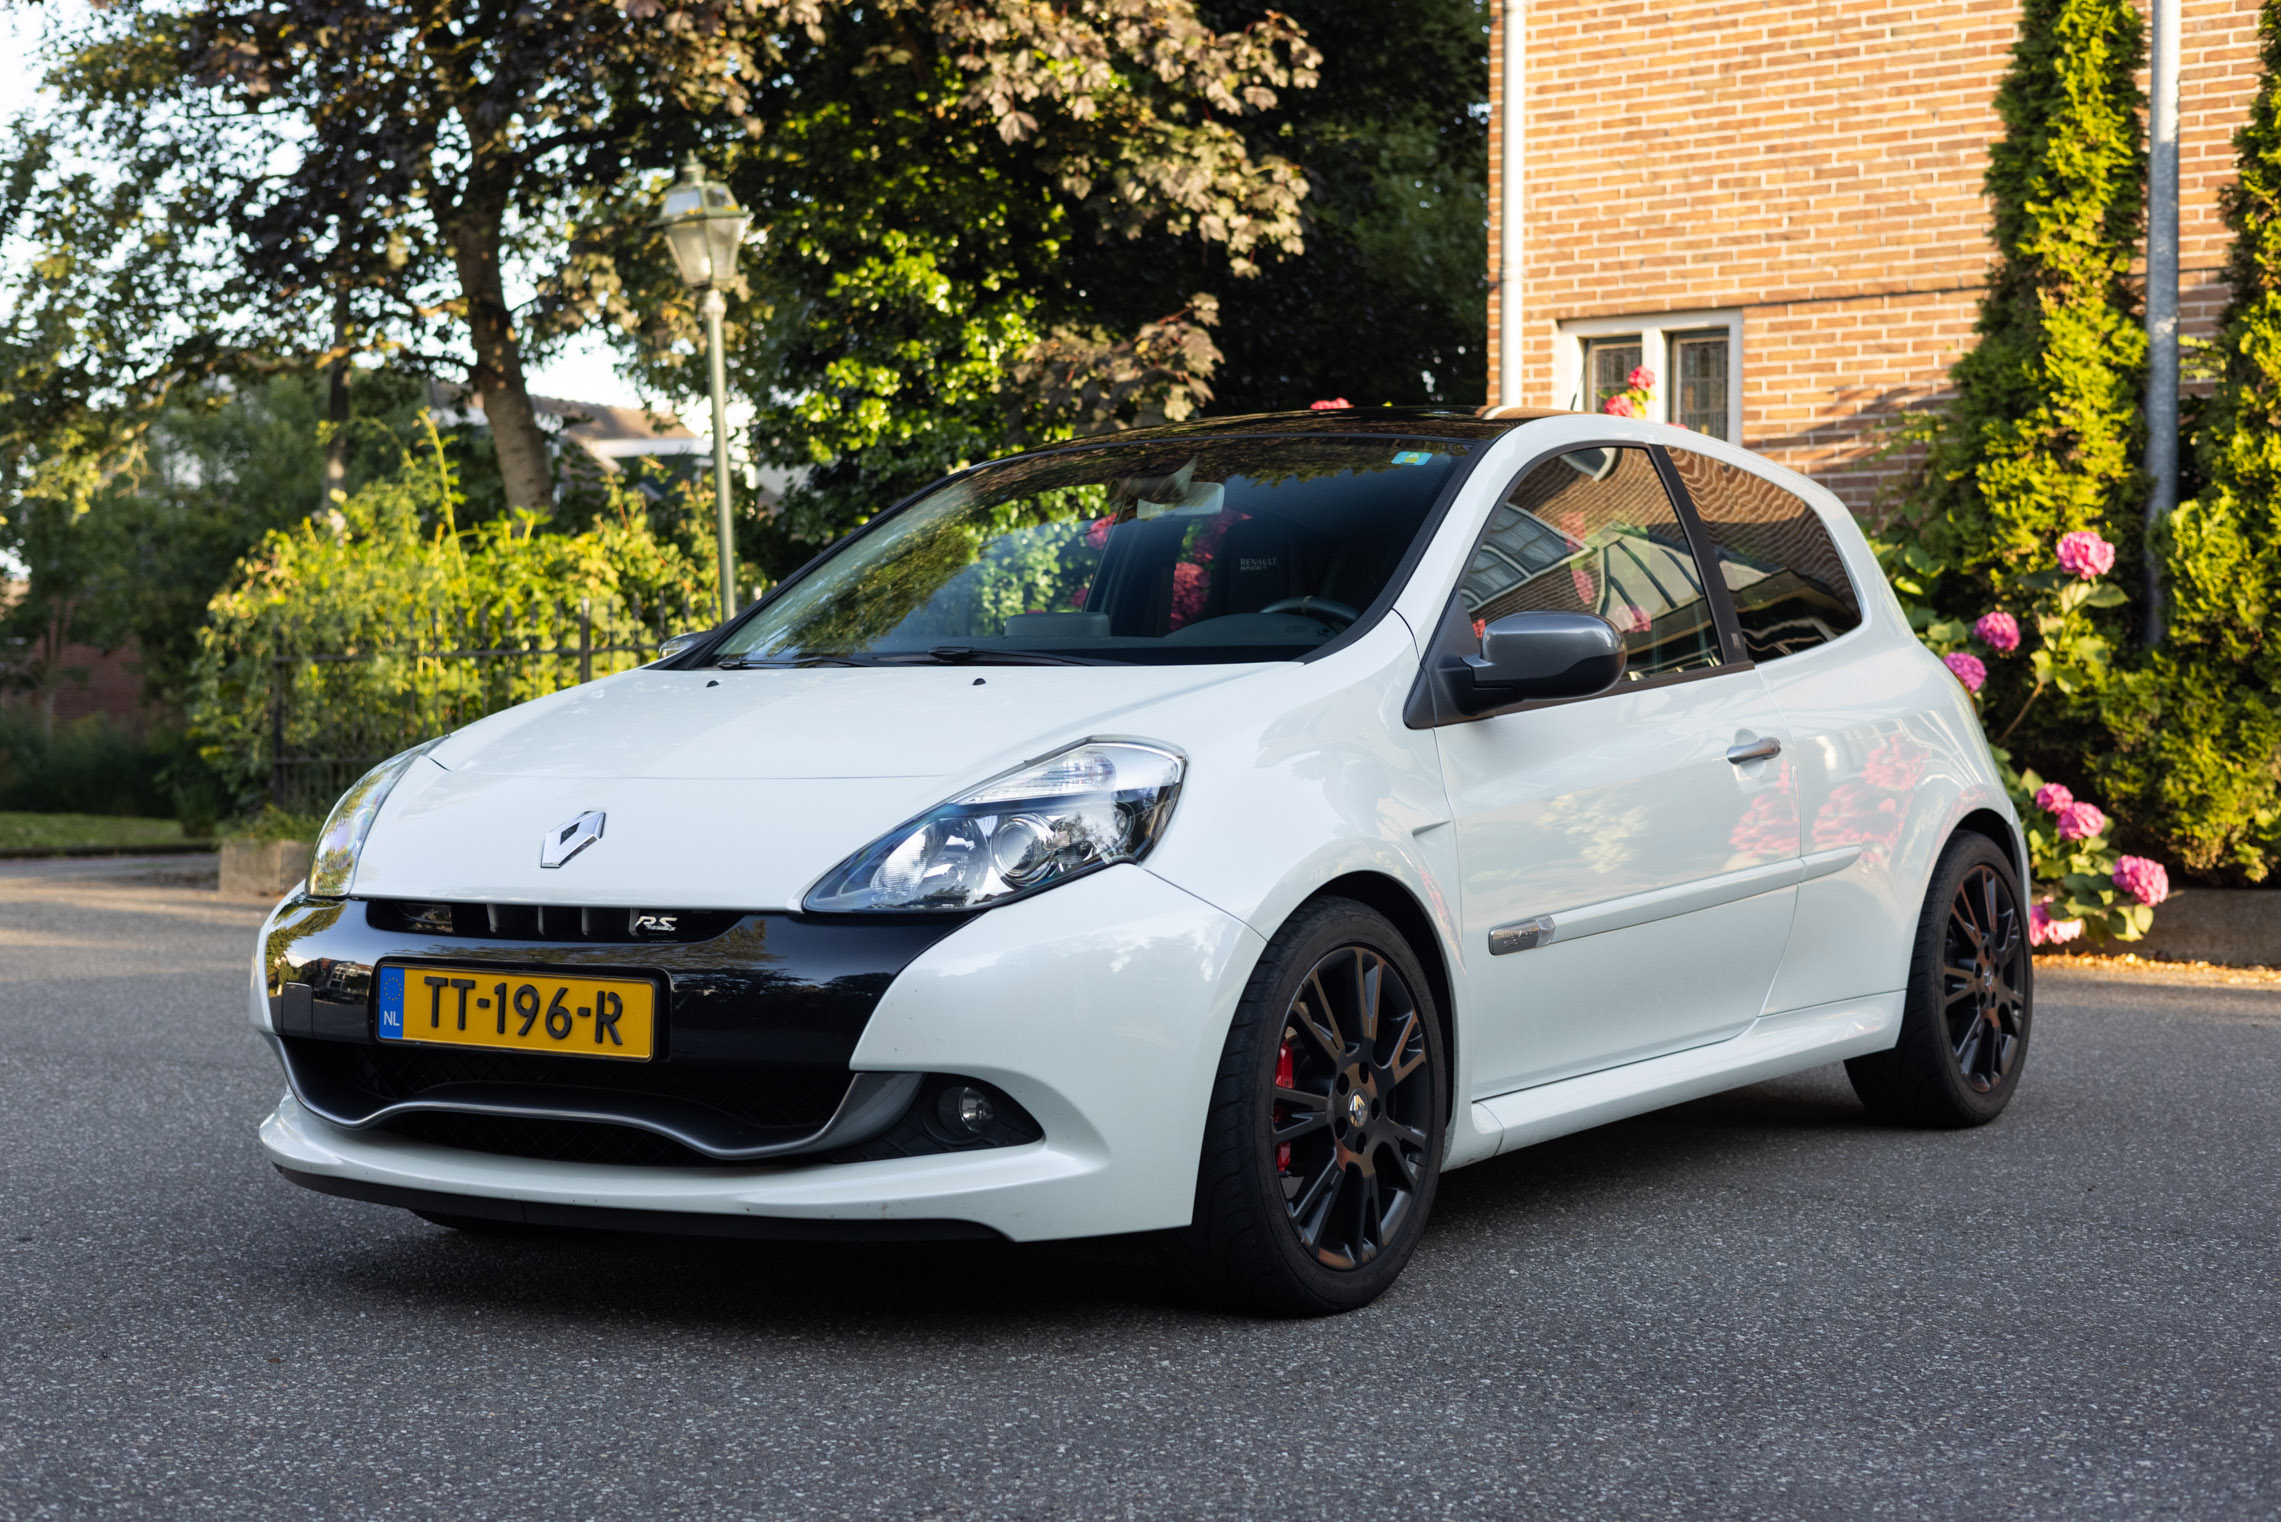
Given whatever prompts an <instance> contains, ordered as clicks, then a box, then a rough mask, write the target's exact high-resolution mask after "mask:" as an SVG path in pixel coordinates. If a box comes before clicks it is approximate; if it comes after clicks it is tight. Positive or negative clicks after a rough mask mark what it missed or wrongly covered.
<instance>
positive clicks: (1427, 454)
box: [1394, 449, 1434, 465]
mask: <svg viewBox="0 0 2281 1522" xmlns="http://www.w3.org/2000/svg"><path fill="white" fill-rule="evenodd" d="M1433 457H1434V452H1433V451H1432V450H1430V449H1405V450H1403V451H1402V452H1401V453H1400V454H1398V455H1396V456H1394V463H1395V464H1397V465H1423V464H1425V463H1426V462H1427V461H1429V460H1431V459H1432V458H1433Z"/></svg>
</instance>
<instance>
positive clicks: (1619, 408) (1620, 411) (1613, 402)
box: [1600, 391, 1638, 417]
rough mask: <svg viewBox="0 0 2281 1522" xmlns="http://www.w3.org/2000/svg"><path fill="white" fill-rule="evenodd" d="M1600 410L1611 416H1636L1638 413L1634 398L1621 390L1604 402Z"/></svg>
mask: <svg viewBox="0 0 2281 1522" xmlns="http://www.w3.org/2000/svg"><path fill="white" fill-rule="evenodd" d="M1600 410H1601V411H1602V412H1605V413H1606V414H1608V416H1610V417H1636V416H1637V415H1638V414H1637V413H1636V412H1635V411H1634V409H1633V407H1632V399H1631V398H1630V397H1628V396H1626V395H1624V394H1623V393H1622V392H1621V391H1619V392H1617V393H1616V394H1615V395H1614V396H1611V397H1609V398H1608V399H1607V400H1606V401H1604V402H1602V403H1601V404H1600Z"/></svg>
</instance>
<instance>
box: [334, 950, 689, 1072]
mask: <svg viewBox="0 0 2281 1522" xmlns="http://www.w3.org/2000/svg"><path fill="white" fill-rule="evenodd" d="M377 981H378V983H379V985H380V1039H381V1040H383V1041H416V1042H423V1043H429V1044H433V1045H436V1046H481V1047H490V1048H493V1049H495V1050H499V1051H509V1052H558V1053H560V1054H562V1055H563V1056H566V1057H617V1058H622V1059H625V1060H628V1061H634V1062H646V1061H648V1060H649V1059H650V1057H651V1056H652V1055H653V1054H654V1052H655V1049H656V1045H657V985H656V984H654V983H651V982H649V981H648V980H647V979H643V978H572V977H558V976H556V975H555V974H553V973H529V972H501V971H499V970H498V969H497V968H488V969H486V968H481V967H382V968H381V969H380V975H379V977H378V979H377Z"/></svg>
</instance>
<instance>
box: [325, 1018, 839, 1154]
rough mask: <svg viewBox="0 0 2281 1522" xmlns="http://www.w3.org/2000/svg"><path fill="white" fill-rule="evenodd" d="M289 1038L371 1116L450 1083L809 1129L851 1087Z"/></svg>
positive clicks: (730, 1069) (713, 1068)
mask: <svg viewBox="0 0 2281 1522" xmlns="http://www.w3.org/2000/svg"><path fill="white" fill-rule="evenodd" d="M284 1039H285V1040H287V1041H288V1042H290V1043H291V1048H292V1057H293V1062H294V1065H295V1067H296V1068H299V1069H301V1070H302V1071H303V1072H304V1073H306V1074H307V1075H309V1076H310V1077H312V1078H317V1079H319V1080H321V1081H323V1082H324V1083H325V1084H326V1087H327V1088H328V1089H329V1090H333V1091H336V1092H337V1091H338V1090H339V1089H343V1088H345V1089H348V1090H351V1091H353V1092H354V1093H355V1094H356V1095H358V1096H360V1097H361V1098H362V1099H363V1100H364V1101H365V1102H366V1103H365V1113H367V1114H370V1113H371V1112H372V1111H375V1110H378V1109H381V1108H382V1107H384V1106H387V1105H391V1104H398V1103H401V1102H403V1101H405V1100H408V1099H417V1098H419V1097H420V1096H422V1095H423V1094H426V1093H429V1092H430V1091H432V1090H435V1089H438V1088H441V1087H442V1086H443V1085H446V1084H487V1085H506V1086H511V1087H514V1088H518V1089H523V1090H528V1091H533V1092H532V1093H531V1098H532V1099H533V1100H534V1101H535V1102H539V1103H543V1102H544V1101H545V1099H546V1091H548V1090H550V1089H551V1090H556V1091H563V1090H582V1091H584V1092H585V1094H586V1095H588V1096H593V1095H596V1094H602V1095H625V1096H627V1097H628V1098H635V1097H642V1098H656V1099H667V1100H673V1101H676V1102H678V1103H682V1104H692V1105H701V1106H704V1107H705V1108H706V1109H709V1110H713V1111H717V1112H719V1113H720V1114H721V1115H723V1116H725V1117H727V1118H728V1119H729V1120H731V1121H733V1122H734V1123H735V1125H736V1126H737V1127H739V1128H750V1129H753V1130H758V1131H769V1132H799V1133H803V1134H805V1133H807V1132H812V1131H816V1130H819V1129H821V1128H822V1126H823V1124H824V1122H826V1121H828V1120H830V1119H831V1118H832V1115H833V1112H835V1111H836V1110H838V1108H839V1104H840V1100H841V1098H842V1097H843V1096H844V1095H845V1094H846V1093H847V1087H848V1073H847V1070H846V1069H844V1068H835V1067H806V1066H795V1065H793V1064H790V1063H738V1064H718V1065H715V1064H697V1063H676V1062H672V1061H662V1062H639V1063H636V1062H610V1061H605V1060H603V1059H601V1058H595V1057H558V1056H554V1055H551V1054H547V1053H534V1054H532V1055H529V1056H525V1055H523V1054H522V1053H519V1052H479V1051H455V1050H453V1049H452V1048H450V1047H441V1046H397V1045H392V1044H391V1045H367V1044H363V1043H352V1042H345V1041H309V1040H302V1039H298V1038H295V1037H290V1036H289V1037H286V1038H284Z"/></svg>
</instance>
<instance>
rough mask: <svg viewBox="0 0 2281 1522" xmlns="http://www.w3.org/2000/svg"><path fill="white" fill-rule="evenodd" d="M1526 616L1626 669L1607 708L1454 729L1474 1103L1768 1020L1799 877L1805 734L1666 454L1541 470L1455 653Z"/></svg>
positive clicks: (1501, 520) (1524, 487)
mask: <svg viewBox="0 0 2281 1522" xmlns="http://www.w3.org/2000/svg"><path fill="white" fill-rule="evenodd" d="M1528 609H1545V610H1557V611H1584V612H1591V613H1596V614H1598V615H1600V616H1601V617H1604V618H1607V619H1608V620H1609V621H1610V622H1612V623H1614V624H1615V625H1616V626H1617V627H1618V629H1619V630H1621V631H1622V632H1623V633H1624V635H1625V644H1626V651H1627V659H1628V663H1629V670H1628V672H1627V675H1626V677H1625V680H1624V681H1623V682H1622V683H1621V684H1619V686H1618V687H1616V688H1615V689H1614V690H1612V691H1609V692H1607V693H1603V694H1601V695H1599V696H1597V697H1593V698H1586V699H1580V700H1574V701H1568V702H1555V703H1538V704H1532V705H1529V706H1526V707H1523V708H1520V709H1519V710H1517V711H1514V712H1509V713H1503V714H1498V715H1495V716H1492V717H1489V718H1485V719H1480V720H1476V721H1473V722H1461V723H1450V724H1444V725H1442V726H1440V727H1438V728H1437V730H1436V738H1437V741H1438V744H1439V748H1440V752H1441V762H1442V768H1443V776H1444V780H1445V782H1446V784H1447V787H1448V790H1449V797H1450V804H1451V809H1452V826H1453V828H1454V829H1455V831H1456V837H1457V842H1456V843H1457V854H1458V867H1459V875H1460V887H1459V913H1460V917H1461V920H1462V923H1463V926H1464V940H1463V950H1462V954H1463V956H1464V959H1465V964H1466V980H1467V986H1468V989H1469V991H1470V994H1471V1002H1472V1006H1473V1010H1474V1016H1473V1018H1472V1019H1471V1020H1470V1021H1469V1022H1468V1026H1467V1033H1466V1039H1467V1040H1468V1041H1469V1043H1470V1044H1471V1048H1472V1052H1471V1064H1470V1065H1471V1069H1472V1072H1473V1074H1474V1083H1473V1088H1474V1097H1476V1098H1479V1097H1486V1096H1488V1095H1491V1094H1497V1093H1504V1092H1508V1091H1511V1090H1514V1089H1518V1088H1524V1087H1527V1086H1529V1085H1531V1084H1536V1083H1543V1082H1549V1081H1552V1080H1555V1079H1559V1078H1564V1077H1569V1076H1572V1075H1575V1074H1579V1073H1586V1072H1591V1071H1594V1070H1596V1069H1600V1068H1605V1067H1610V1066H1614V1065H1616V1064H1619V1063H1625V1062H1632V1061H1637V1060H1640V1059H1643V1058H1647V1057H1653V1056H1657V1055H1659V1054H1662V1053H1665V1052H1671V1051H1677V1050H1682V1049H1684V1048H1686V1047H1690V1046H1695V1045H1700V1044H1703V1043H1705V1042H1710V1041H1716V1040H1719V1039H1721V1038H1723V1037H1726V1036H1731V1035H1733V1034H1735V1033H1736V1032H1738V1031H1740V1030H1742V1029H1743V1027H1745V1026H1747V1025H1748V1024H1749V1023H1750V1022H1751V1021H1752V1020H1753V1019H1755V1018H1757V1016H1758V1014H1759V1012H1760V1010H1761V1009H1762V1008H1763V1007H1764V1005H1765V1000H1766V995H1767V989H1768V986H1769V984H1770V983H1771V982H1772V980H1773V977H1774V973H1775V970H1776V967H1777V965H1778V963H1779V961H1780V958H1781V954H1782V948H1783V945H1784V943H1785V941H1786V939H1787V937H1788V934H1789V928H1790V915H1791V907H1792V900H1793V896H1794V889H1793V888H1792V886H1791V884H1792V883H1793V882H1794V880H1795V877H1796V875H1797V871H1798V866H1797V855H1798V815H1797V792H1796V787H1795V784H1794V782H1793V780H1792V775H1793V774H1792V772H1791V769H1790V767H1789V765H1788V762H1787V760H1786V758H1785V757H1784V756H1782V755H1781V753H1780V751H1781V748H1782V747H1783V746H1784V745H1785V744H1786V743H1787V741H1788V738H1789V736H1788V731H1787V729H1786V728H1785V726H1784V723H1783V719H1782V716H1781V713H1780V710H1779V709H1778V708H1777V706H1776V705H1775V703H1774V701H1773V699H1772V698H1771V696H1770V695H1769V694H1768V692H1767V690H1766V687H1765V684H1764V682H1763V681H1762V680H1761V678H1760V677H1759V675H1758V673H1757V672H1756V671H1754V670H1753V669H1751V668H1750V667H1749V666H1748V665H1747V664H1746V663H1742V662H1738V661H1735V660H1734V659H1733V658H1732V649H1731V630H1730V629H1729V628H1727V627H1726V624H1727V620H1728V614H1727V612H1726V609H1725V605H1724V604H1723V603H1715V602H1714V600H1713V597H1712V595H1711V593H1710V592H1709V591H1708V590H1707V588H1706V586H1705V582H1704V578H1703V575H1702V573H1701V569H1700V563H1699V560H1698V555H1697V536H1696V535H1694V534H1692V533H1691V532H1690V530H1689V528H1688V526H1687V524H1686V522H1685V521H1684V519H1683V518H1682V516H1681V514H1680V512H1679V510H1678V509H1677V508H1675V506H1674V503H1673V498H1672V496H1671V494H1670V492H1669V491H1668V490H1667V487H1666V484H1665V478H1664V475H1663V474H1662V471H1661V470H1660V469H1659V466H1658V463H1657V461H1656V460H1655V458H1654V456H1653V454H1652V453H1651V451H1649V450H1647V449H1644V448H1639V447H1615V446H1609V447H1601V448H1588V449H1578V450H1570V451H1568V452H1565V453H1563V454H1559V455H1555V456H1553V457H1551V458H1548V459H1545V460H1543V461H1541V462H1539V463H1537V464H1535V465H1533V466H1532V467H1530V468H1529V469H1527V470H1525V471H1524V472H1523V473H1522V475H1521V476H1520V477H1519V479H1517V480H1516V481H1515V483H1514V485H1513V486H1512V488H1511V489H1510V490H1509V491H1508V492H1507V494H1506V496H1505V498H1504V499H1503V501H1502V502H1501V504H1500V505H1499V507H1498V508H1497V509H1496V511H1495V512H1494V513H1493V514H1492V516H1491V518H1490V521H1489V523H1488V525H1487V527H1486V529H1485V530H1484V532H1483V535H1482V538H1481V540H1480V542H1479V544H1478V546H1477V548H1476V551H1475V554H1474V556H1473V558H1472V560H1471V562H1470V563H1469V565H1468V568H1467V571H1466V574H1465V576H1464V578H1463V580H1462V581H1461V583H1460V585H1459V586H1458V588H1457V591H1456V595H1455V597H1454V598H1453V600H1452V602H1451V605H1450V609H1449V612H1448V614H1447V616H1446V617H1445V621H1444V626H1443V629H1442V631H1441V633H1440V636H1439V643H1441V644H1460V645H1461V644H1463V643H1464V642H1466V641H1468V640H1473V641H1477V640H1478V637H1479V629H1480V627H1481V625H1482V624H1483V623H1485V622H1486V621H1487V620H1489V619H1493V618H1499V617H1503V616H1504V615H1506V614H1508V613H1513V612H1519V611H1523V610H1528ZM1438 653H1439V652H1438V651H1437V654H1438Z"/></svg>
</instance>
